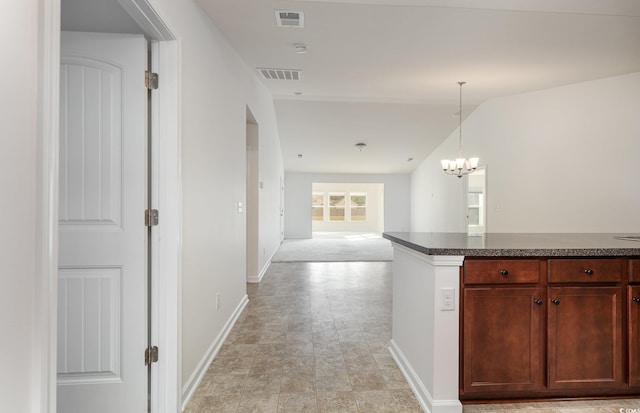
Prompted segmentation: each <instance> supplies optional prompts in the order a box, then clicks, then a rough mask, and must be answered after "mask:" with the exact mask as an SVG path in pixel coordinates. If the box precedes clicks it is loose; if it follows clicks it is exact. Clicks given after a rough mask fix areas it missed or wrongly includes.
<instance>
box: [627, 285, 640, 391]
mask: <svg viewBox="0 0 640 413" xmlns="http://www.w3.org/2000/svg"><path fill="white" fill-rule="evenodd" d="M628 306H629V385H630V386H640V286H633V287H632V286H629V298H628Z"/></svg>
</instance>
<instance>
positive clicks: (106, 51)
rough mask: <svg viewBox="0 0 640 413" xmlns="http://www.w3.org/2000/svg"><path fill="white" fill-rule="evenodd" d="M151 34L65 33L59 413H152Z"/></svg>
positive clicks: (63, 41)
mask: <svg viewBox="0 0 640 413" xmlns="http://www.w3.org/2000/svg"><path fill="white" fill-rule="evenodd" d="M146 65H147V43H146V40H145V39H144V37H143V36H134V35H111V34H97V33H62V37H61V68H60V69H61V70H60V73H61V81H60V99H61V102H60V216H59V225H60V237H59V249H60V251H59V265H60V270H59V296H58V302H59V304H58V412H59V413H75V412H78V413H80V412H92V413H116V412H117V413H128V412H132V413H133V412H136V413H139V412H143V411H146V409H147V369H146V367H145V365H144V349H145V348H146V343H147V319H146V296H147V295H146V288H147V286H146V259H147V258H146V257H147V255H146V250H147V245H146V244H147V230H146V227H145V226H144V210H145V209H146V193H147V192H146V188H147V184H146V180H147V173H146V162H147V161H146V156H147V149H146V148H147V146H146V98H147V92H146V88H145V87H144V71H145V69H146Z"/></svg>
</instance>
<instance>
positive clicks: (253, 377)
mask: <svg viewBox="0 0 640 413" xmlns="http://www.w3.org/2000/svg"><path fill="white" fill-rule="evenodd" d="M391 268H392V265H391V263H390V262H343V263H327V262H324V263H272V264H271V266H270V267H269V269H268V271H267V273H266V275H265V277H264V278H263V281H262V282H261V283H260V284H248V285H247V290H248V295H249V304H248V306H247V308H246V309H245V310H244V312H243V313H242V315H241V316H240V318H239V319H238V322H237V323H236V325H235V326H234V327H233V329H232V331H231V333H230V334H229V337H228V338H227V340H226V342H225V344H224V345H223V347H222V348H221V350H220V352H219V353H218V355H217V357H216V359H215V360H214V361H213V363H212V365H211V367H210V368H209V370H208V371H207V373H206V375H205V377H204V379H203V381H202V383H201V384H200V386H199V387H198V390H197V391H196V393H195V395H194V397H193V398H192V400H191V401H190V403H189V405H188V406H187V409H186V410H185V412H186V413H217V412H223V413H248V412H252V413H258V412H260V413H286V412H291V413H304V412H313V413H333V412H336V413H337V412H341V413H351V412H353V413H375V412H382V413H391V412H404V413H413V412H416V413H418V412H422V410H421V409H420V406H419V404H418V401H417V400H416V398H415V396H414V395H413V393H412V391H411V389H410V388H409V385H408V384H407V382H406V381H405V379H404V377H403V376H402V373H401V372H400V370H399V369H398V368H397V366H396V364H395V362H394V361H393V359H392V358H391V356H390V355H389V351H388V349H387V347H388V341H389V339H390V338H391V271H392V269H391ZM620 409H623V410H620ZM625 409H629V410H625ZM633 409H637V410H635V411H634V410H633ZM523 411H529V412H532V413H549V412H561V413H605V412H606V413H618V412H621V411H622V412H623V413H640V400H626V401H609V402H593V401H590V402H576V403H570V404H565V403H553V404H550V403H544V404H539V403H536V404H510V405H507V404H503V405H488V404H485V405H472V406H465V408H464V412H465V413H515V412H523Z"/></svg>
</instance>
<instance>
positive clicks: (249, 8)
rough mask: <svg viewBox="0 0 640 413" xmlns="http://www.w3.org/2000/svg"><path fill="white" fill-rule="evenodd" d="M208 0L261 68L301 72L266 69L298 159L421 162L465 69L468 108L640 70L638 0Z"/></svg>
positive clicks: (250, 61)
mask: <svg viewBox="0 0 640 413" xmlns="http://www.w3.org/2000/svg"><path fill="white" fill-rule="evenodd" d="M196 1H197V2H198V3H199V4H200V5H201V7H202V8H203V9H204V11H205V12H206V13H207V14H208V15H209V16H210V17H211V19H212V20H213V22H214V23H215V24H216V26H217V27H218V28H219V29H220V30H221V32H222V33H223V34H224V36H226V38H227V39H228V41H229V42H230V43H231V45H232V46H233V48H234V49H235V50H236V51H237V53H238V54H239V55H240V56H241V58H242V59H243V60H244V61H245V62H246V64H247V65H248V66H249V67H251V68H258V67H266V68H285V69H300V70H302V75H301V80H298V81H291V80H262V81H263V83H264V84H265V85H266V87H267V88H268V90H269V91H270V92H271V94H272V95H273V98H274V100H275V109H276V116H277V121H278V125H279V133H280V140H281V144H282V150H283V156H284V163H285V169H286V170H287V171H303V172H341V173H375V172H378V173H407V172H410V171H412V170H413V169H414V168H415V167H416V166H417V165H418V164H419V163H420V161H422V160H423V159H424V158H425V157H426V156H428V154H430V153H431V152H432V151H433V150H434V149H435V148H436V147H437V146H438V145H439V144H440V143H441V142H442V141H443V140H444V139H445V138H446V137H447V136H448V135H449V134H450V133H452V132H453V131H455V128H456V127H457V124H458V121H459V120H458V118H457V117H454V116H452V115H453V114H454V113H455V112H457V111H458V99H459V95H458V93H459V91H458V85H457V82H458V81H466V82H467V84H466V85H465V86H464V89H463V101H464V103H465V107H464V109H463V117H465V116H468V114H469V112H470V111H472V110H473V109H474V108H475V107H476V106H477V105H478V104H480V103H482V102H484V101H486V100H488V99H492V98H495V97H500V96H506V95H512V94H517V93H524V92H529V91H534V90H539V89H545V88H550V87H556V86H560V85H566V84H571V83H576V82H582V81H587V80H593V79H598V78H604V77H609V76H615V75H620V74H625V73H630V72H635V71H639V70H640V1H638V0H608V1H603V0H343V1H340V0H288V1H285V0H196ZM274 10H289V11H302V12H303V13H304V28H291V27H284V28H283V27H277V25H276V19H275V13H274ZM296 43H304V44H306V45H307V47H308V51H307V53H305V54H298V53H296V50H295V47H294V45H295V44H296ZM256 73H258V72H257V71H256ZM296 93H301V95H296ZM463 139H465V140H466V139H473V137H472V136H466V135H464V136H463ZM358 142H364V143H366V144H367V145H368V148H367V149H366V150H365V151H363V152H357V151H356V150H355V149H354V148H353V145H354V144H355V143H358ZM298 154H301V155H302V158H299V157H298ZM452 155H453V154H452ZM409 158H414V160H413V161H412V162H407V160H408V159H409Z"/></svg>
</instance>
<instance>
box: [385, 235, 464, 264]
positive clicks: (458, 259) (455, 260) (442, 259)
mask: <svg viewBox="0 0 640 413" xmlns="http://www.w3.org/2000/svg"><path fill="white" fill-rule="evenodd" d="M391 245H392V246H393V248H394V249H397V250H398V251H402V252H404V253H405V254H409V255H410V256H412V257H414V258H417V259H419V260H421V261H424V262H426V263H428V264H430V265H433V266H434V267H460V266H462V264H463V263H464V255H427V254H425V253H423V252H420V251H416V250H413V249H411V248H408V247H405V246H404V245H402V244H398V243H396V242H393V241H391Z"/></svg>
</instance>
